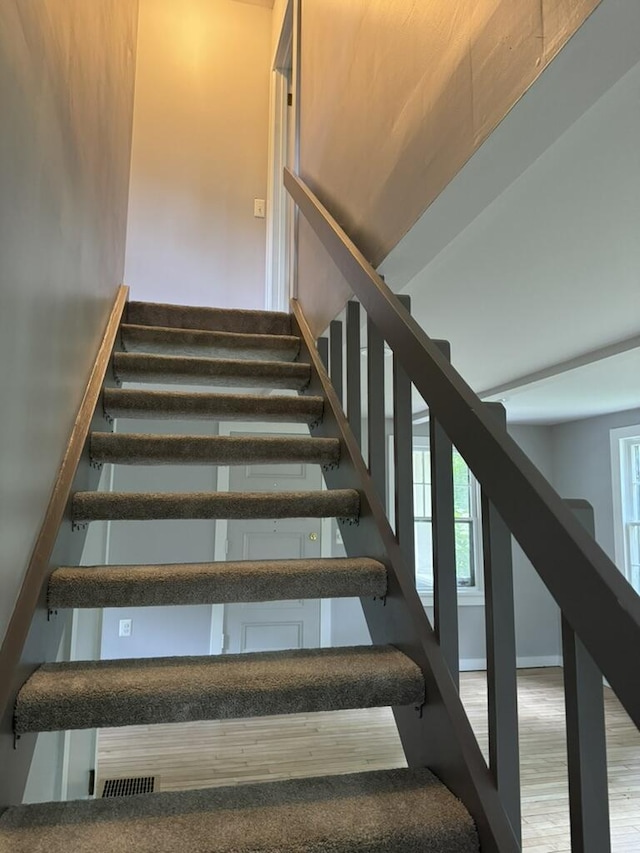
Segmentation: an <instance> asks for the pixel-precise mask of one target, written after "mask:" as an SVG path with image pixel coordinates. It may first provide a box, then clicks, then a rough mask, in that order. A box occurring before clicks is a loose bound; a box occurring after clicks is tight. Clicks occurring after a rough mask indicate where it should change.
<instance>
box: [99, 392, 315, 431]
mask: <svg viewBox="0 0 640 853" xmlns="http://www.w3.org/2000/svg"><path fill="white" fill-rule="evenodd" d="M102 405H103V407H104V411H105V413H106V414H107V415H109V417H111V418H192V419H194V420H201V419H205V420H209V419H210V420H224V421H236V420H237V421H271V422H273V423H290V424H294V423H301V424H313V423H317V422H319V421H321V420H322V413H323V409H324V401H323V399H322V397H288V396H284V395H280V396H269V397H262V396H260V395H258V394H207V393H189V392H185V391H146V390H140V389H138V388H105V390H104V393H103V400H102Z"/></svg>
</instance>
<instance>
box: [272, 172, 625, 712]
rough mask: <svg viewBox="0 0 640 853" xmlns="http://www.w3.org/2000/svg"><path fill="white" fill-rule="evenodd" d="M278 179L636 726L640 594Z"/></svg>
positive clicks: (340, 235) (300, 190)
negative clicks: (636, 655) (639, 594)
mask: <svg viewBox="0 0 640 853" xmlns="http://www.w3.org/2000/svg"><path fill="white" fill-rule="evenodd" d="M284 183H285V187H286V188H287V190H288V192H289V193H290V195H291V196H292V198H293V200H294V201H295V203H296V204H297V205H298V207H299V209H300V211H301V213H302V214H303V215H304V217H305V219H306V220H307V221H308V222H309V224H310V225H311V227H312V228H313V230H314V232H315V233H316V236H317V237H318V238H319V239H320V241H321V243H322V244H323V245H324V247H325V249H326V250H327V251H328V252H329V254H330V256H331V258H332V260H333V262H334V263H335V264H336V266H337V267H338V269H339V270H340V271H341V272H342V275H343V276H344V278H345V279H346V281H347V282H348V283H349V285H350V287H351V288H352V290H353V293H354V294H355V296H356V297H357V298H358V300H359V301H360V302H361V304H362V305H363V306H364V308H365V310H366V311H367V314H368V316H369V317H370V318H371V320H372V321H373V322H374V324H375V325H376V326H377V328H378V329H379V331H380V333H381V334H382V335H383V336H384V338H385V340H386V341H387V343H388V344H389V346H390V347H391V349H392V350H393V352H394V354H395V355H396V356H397V358H398V359H399V361H400V363H401V364H402V366H403V368H404V369H405V371H406V372H407V374H408V375H409V377H410V379H411V381H412V382H413V384H414V385H415V387H416V388H417V390H418V392H419V393H420V394H421V395H422V397H423V398H424V399H425V401H426V402H427V404H428V405H429V408H430V409H431V410H432V411H433V413H434V415H435V417H436V418H437V419H438V422H439V423H440V424H441V425H442V427H443V428H444V429H445V431H446V433H447V435H448V436H449V438H450V439H451V440H452V441H453V443H454V444H455V446H456V447H457V448H458V450H459V451H460V453H461V454H462V456H463V457H464V459H465V461H466V462H467V464H468V465H469V467H470V469H471V470H472V472H473V474H474V475H475V477H476V479H477V480H478V481H479V482H480V484H481V486H482V488H483V489H484V491H485V492H486V494H487V495H488V497H489V498H490V500H491V501H492V503H493V504H494V505H495V507H496V509H497V510H498V512H499V513H500V515H501V516H502V518H503V519H504V521H505V522H506V524H507V525H508V527H509V529H510V530H511V532H512V534H513V535H514V536H515V538H516V539H517V541H518V542H519V544H520V546H521V547H522V549H523V551H524V552H525V554H526V555H527V557H528V558H529V560H530V561H531V563H532V564H533V565H534V567H535V568H536V571H537V572H538V574H539V575H540V577H541V578H542V580H543V581H544V583H545V584H546V586H547V588H548V589H549V591H550V592H551V594H552V596H553V597H554V599H555V601H556V602H557V604H558V605H559V606H560V608H561V610H562V613H563V615H564V617H565V619H566V620H567V621H568V623H569V624H570V625H571V627H572V628H573V630H574V631H575V632H576V634H577V635H578V636H579V637H580V639H581V640H582V642H583V643H584V645H585V646H586V648H587V649H588V650H589V652H590V654H591V655H592V657H593V659H594V660H595V661H596V663H597V664H598V666H599V667H600V669H601V670H602V672H603V673H604V675H605V676H606V678H607V679H608V681H609V683H610V684H611V686H612V688H613V689H614V691H615V692H616V694H617V696H618V698H619V699H620V701H621V702H622V704H623V705H624V707H625V708H626V710H627V712H628V713H629V715H630V716H631V718H632V719H633V721H634V723H635V725H636V726H638V727H639V728H640V678H639V677H638V666H637V663H636V661H635V654H634V653H635V650H636V649H638V648H640V597H639V596H638V595H637V594H636V593H635V591H634V590H633V588H632V587H631V586H630V584H629V583H628V582H627V581H626V579H625V578H624V577H623V575H622V574H621V573H620V571H619V570H618V569H617V568H616V566H615V565H614V563H613V562H612V561H611V560H610V559H609V558H608V557H607V555H606V554H605V553H604V551H603V550H602V548H600V546H599V545H598V544H597V543H596V542H595V540H594V539H593V538H592V537H591V536H590V535H589V534H588V533H587V532H586V531H585V530H584V528H583V527H582V525H581V524H580V523H579V522H578V521H577V520H576V519H575V517H574V516H573V514H572V513H571V511H570V510H569V509H567V507H566V506H565V505H564V504H563V502H562V499H561V498H560V496H559V495H558V494H557V492H556V491H555V490H554V489H553V487H552V486H551V485H550V484H549V482H548V481H547V480H546V479H545V478H544V477H543V475H542V474H541V473H540V471H539V470H538V469H537V468H536V467H535V465H533V463H532V462H531V461H530V460H529V458H528V457H527V456H526V454H525V453H524V452H523V451H522V450H521V449H520V447H519V446H518V445H517V444H516V442H515V441H514V440H513V439H512V438H511V437H510V436H509V435H508V433H507V432H506V430H505V429H504V427H502V426H501V425H500V423H499V422H498V421H497V420H496V418H495V416H494V415H493V414H492V413H491V412H490V411H487V409H486V407H485V406H484V405H483V404H482V401H481V400H480V399H479V397H478V396H477V395H476V394H475V393H474V391H473V390H472V389H471V388H470V387H469V386H468V385H467V383H466V382H465V381H464V380H463V379H462V377H461V376H460V375H459V373H458V372H457V371H456V370H455V369H454V368H453V367H452V366H451V365H450V364H449V363H448V362H447V361H446V359H445V358H444V357H443V355H442V354H441V353H440V351H439V350H438V347H437V346H436V345H435V344H434V342H433V341H432V340H431V339H430V338H429V336H428V335H427V334H426V333H425V332H424V330H423V329H422V328H421V327H420V326H419V325H418V324H417V323H416V321H415V320H414V319H413V318H412V317H411V315H410V314H409V313H408V312H407V311H406V310H405V308H404V307H403V306H402V305H401V304H400V301H399V300H398V298H397V297H396V296H395V294H394V293H393V292H392V291H391V290H390V289H389V287H387V285H386V284H385V283H384V281H383V280H382V279H381V278H380V276H379V275H378V274H377V273H376V271H375V270H374V269H373V267H372V266H371V265H370V264H369V263H368V261H367V260H366V258H365V257H364V255H363V254H362V253H361V252H360V251H359V249H358V248H357V246H355V244H354V243H353V242H352V241H351V240H350V239H349V237H348V236H347V235H346V234H345V232H344V231H343V229H342V228H341V227H340V225H339V224H338V223H337V222H336V220H335V219H334V218H333V217H332V216H331V214H330V213H329V211H328V210H327V209H326V208H325V207H324V206H323V205H322V204H321V202H320V201H319V200H318V198H317V197H316V196H315V195H314V194H313V193H312V192H311V190H310V189H309V188H308V187H307V186H306V185H305V184H304V183H303V182H302V181H301V180H300V179H299V178H298V177H296V176H295V175H293V174H292V172H290V171H289V170H288V169H285V171H284Z"/></svg>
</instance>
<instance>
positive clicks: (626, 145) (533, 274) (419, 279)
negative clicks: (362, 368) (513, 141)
mask: <svg viewBox="0 0 640 853" xmlns="http://www.w3.org/2000/svg"><path fill="white" fill-rule="evenodd" d="M639 97H640V64H638V65H636V66H635V67H634V68H633V69H632V70H631V71H629V72H628V73H627V74H626V75H625V76H624V77H623V78H622V79H621V80H620V81H618V83H616V85H615V86H613V87H612V88H611V89H610V90H609V91H608V92H607V93H606V94H605V95H604V96H602V97H601V98H600V99H599V100H598V101H597V102H596V103H595V104H594V105H593V106H592V107H591V108H590V109H589V110H588V111H587V112H586V113H585V114H584V115H583V116H582V117H581V118H580V119H579V120H578V121H576V122H575V124H574V125H572V126H571V127H570V128H569V129H568V130H567V131H566V133H564V134H563V135H562V136H561V137H560V139H559V140H558V141H557V142H556V143H555V144H554V145H553V146H552V147H551V148H549V149H548V150H547V151H546V152H545V153H544V154H543V155H542V156H541V157H540V158H539V159H538V160H536V161H535V162H534V163H533V165H531V166H530V167H529V168H528V169H527V170H526V171H525V172H524V173H523V174H522V175H521V176H520V177H519V178H518V179H517V180H516V181H514V182H513V183H512V184H511V186H509V188H508V189H507V190H505V192H503V193H502V194H501V195H500V196H499V197H498V198H497V199H496V200H495V201H494V202H493V203H492V204H490V205H488V206H487V207H486V208H485V209H484V210H483V212H482V213H481V214H480V215H479V216H478V217H477V218H476V219H475V220H474V221H473V222H472V223H471V224H470V225H469V226H468V227H467V228H465V230H463V231H462V232H461V233H460V234H459V235H458V236H456V237H455V239H453V240H452V241H451V242H450V243H449V244H448V245H447V246H446V248H444V249H443V250H442V251H441V252H440V253H439V254H438V255H437V256H436V257H435V258H434V259H433V260H432V261H431V262H430V263H429V264H428V265H427V266H426V267H425V268H424V269H423V270H422V271H421V272H420V273H419V274H418V275H417V276H416V277H415V278H414V279H413V280H412V281H411V282H410V283H409V284H408V286H407V287H406V288H405V289H404V291H403V292H405V293H408V294H410V295H411V297H412V313H413V315H414V317H415V318H416V320H417V321H418V322H419V323H420V325H422V326H423V327H424V329H425V330H426V331H427V333H428V334H429V335H431V336H432V337H436V338H443V339H445V340H449V341H450V342H451V349H452V360H453V364H454V366H455V367H456V369H457V370H459V372H460V373H461V374H462V376H463V377H464V379H465V380H466V381H467V382H468V383H469V384H470V385H471V386H472V388H474V390H476V391H478V392H480V391H483V390H485V389H488V388H491V387H494V386H495V385H498V384H500V383H503V382H508V381H510V380H513V379H515V378H517V377H519V376H522V375H523V374H526V373H529V372H532V371H535V370H539V369H542V368H545V367H549V366H550V365H553V364H556V363H557V362H559V361H562V360H564V359H569V358H572V357H574V356H576V355H579V354H582V353H584V352H588V351H589V350H592V349H595V348H598V347H601V346H605V345H607V344H610V343H613V342H615V341H618V340H622V339H624V338H627V337H630V336H631V335H636V334H637V333H638V324H639V318H640V314H639V310H638V294H639V288H638V258H640V232H639V231H638V228H637V227H636V223H637V222H638V221H640V151H639V147H638V145H637V144H636V140H637V139H638V138H639V137H640V111H639V110H638V109H637V103H638V98H639ZM589 390H590V392H591V394H592V395H594V394H597V389H589ZM508 408H509V407H508V403H507V409H508Z"/></svg>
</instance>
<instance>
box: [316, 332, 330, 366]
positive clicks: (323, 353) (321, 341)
mask: <svg viewBox="0 0 640 853" xmlns="http://www.w3.org/2000/svg"><path fill="white" fill-rule="evenodd" d="M318 355H319V356H320V360H321V361H322V363H323V365H324V369H325V370H326V371H328V370H329V339H328V338H318Z"/></svg>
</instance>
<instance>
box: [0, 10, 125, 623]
mask: <svg viewBox="0 0 640 853" xmlns="http://www.w3.org/2000/svg"><path fill="white" fill-rule="evenodd" d="M136 22H137V0H103V2H101V4H100V14H96V10H95V8H94V4H92V3H87V2H86V0H40V2H39V3H36V4H34V3H24V2H22V0H3V2H2V3H1V4H0V103H2V122H1V124H0V365H1V369H0V399H1V400H2V406H1V407H0V542H1V543H2V560H1V561H0V637H1V636H3V635H4V632H5V630H6V625H7V622H8V620H9V617H10V614H11V613H12V611H13V607H14V603H15V600H16V597H17V594H18V590H19V588H20V584H21V582H22V578H23V576H24V572H25V569H26V566H27V563H28V560H29V557H30V554H31V550H32V548H33V545H34V542H35V538H36V536H37V533H38V530H39V527H40V524H41V522H42V518H43V515H44V511H45V508H46V506H47V503H48V500H49V496H50V492H51V488H52V486H53V482H54V478H55V475H56V473H57V469H58V466H59V464H60V460H61V458H62V453H63V451H64V448H65V446H66V443H67V441H68V438H69V434H70V431H71V427H72V425H73V421H74V419H75V416H76V413H77V409H78V406H79V403H80V399H81V395H82V392H83V390H84V386H85V384H86V380H87V377H88V374H89V370H90V368H91V365H92V363H93V360H94V357H95V353H96V349H97V346H98V343H99V341H100V338H101V336H102V333H103V331H104V324H105V322H106V319H107V316H108V312H109V310H110V307H111V304H112V302H113V299H114V296H115V292H116V288H117V287H118V285H119V284H120V283H121V282H122V276H123V268H124V240H125V230H126V215H127V193H128V180H129V163H130V150H131V148H130V144H131V115H132V99H133V80H134V70H135V68H134V65H135V34H136Z"/></svg>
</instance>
